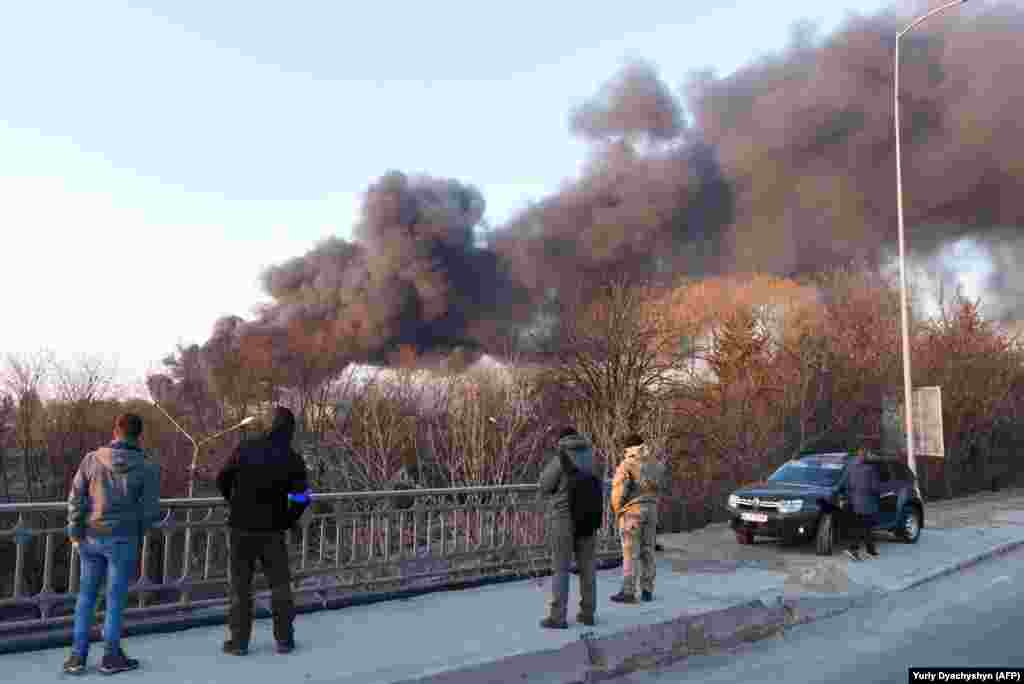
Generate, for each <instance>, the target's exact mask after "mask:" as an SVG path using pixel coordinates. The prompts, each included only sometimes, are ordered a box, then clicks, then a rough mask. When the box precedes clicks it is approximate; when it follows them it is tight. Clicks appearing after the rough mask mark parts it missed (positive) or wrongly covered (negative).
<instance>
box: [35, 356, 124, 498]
mask: <svg viewBox="0 0 1024 684" xmlns="http://www.w3.org/2000/svg"><path fill="white" fill-rule="evenodd" d="M116 375H117V364H116V362H115V361H114V360H113V359H110V358H106V357H103V356H101V355H96V354H79V355H77V356H75V357H73V358H72V359H70V360H68V361H58V360H54V361H53V364H52V373H51V376H52V378H53V383H52V385H53V395H54V396H53V400H54V401H53V405H52V410H51V414H52V415H51V424H52V425H53V427H54V433H53V434H51V435H50V440H49V442H50V443H49V445H48V449H47V451H48V455H49V459H48V460H49V462H50V468H51V471H52V473H53V479H54V481H53V486H54V488H56V489H58V490H59V491H58V492H57V495H61V494H63V493H64V492H66V491H67V489H68V487H69V486H70V484H71V477H72V476H73V474H74V471H75V468H77V466H78V462H79V461H80V460H81V459H82V457H83V456H84V455H85V453H86V451H87V450H88V449H90V448H92V447H94V446H95V444H94V441H95V440H96V439H97V438H100V436H99V435H97V434H96V428H97V427H98V428H100V429H102V430H106V429H109V426H97V425H96V420H95V419H96V417H97V416H96V413H97V411H96V409H97V407H98V406H99V405H100V404H101V403H102V402H104V401H107V400H108V399H112V398H113V397H114V390H115V384H114V381H115V378H116Z"/></svg>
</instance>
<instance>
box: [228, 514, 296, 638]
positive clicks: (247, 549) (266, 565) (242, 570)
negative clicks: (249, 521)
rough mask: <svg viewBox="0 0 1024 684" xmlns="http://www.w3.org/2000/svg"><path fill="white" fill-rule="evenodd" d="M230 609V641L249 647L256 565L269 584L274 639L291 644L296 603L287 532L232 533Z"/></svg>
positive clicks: (236, 531) (237, 531)
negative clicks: (258, 564)
mask: <svg viewBox="0 0 1024 684" xmlns="http://www.w3.org/2000/svg"><path fill="white" fill-rule="evenodd" d="M230 552H231V609H230V612H229V615H228V629H229V631H230V634H231V640H232V641H234V642H235V643H236V644H239V645H240V646H248V645H249V638H250V637H251V636H252V620H253V598H252V578H253V575H254V574H255V572H256V561H257V560H259V562H260V569H261V570H263V574H264V575H266V577H267V582H268V583H269V584H270V607H271V612H272V613H273V616H274V639H275V640H277V641H278V642H279V643H286V642H290V641H292V639H293V638H294V631H293V628H292V622H293V621H294V619H295V600H294V599H293V598H292V573H291V568H290V567H289V565H288V547H287V545H286V544H285V540H284V532H248V531H244V530H235V529H233V530H231V549H230Z"/></svg>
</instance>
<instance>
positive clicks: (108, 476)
mask: <svg viewBox="0 0 1024 684" xmlns="http://www.w3.org/2000/svg"><path fill="white" fill-rule="evenodd" d="M159 520H160V466H158V465H156V464H154V463H150V462H148V461H147V460H146V453H145V452H144V451H143V450H142V449H141V448H140V447H139V446H138V445H136V444H135V443H133V442H128V441H115V442H112V443H111V444H110V445H109V446H106V447H101V448H99V449H97V450H96V451H93V452H91V453H89V454H86V456H85V458H84V459H82V464H81V465H80V466H79V467H78V472H77V473H75V479H74V480H73V481H72V483H71V493H70V494H69V496H68V536H69V537H70V538H72V539H82V538H83V537H85V536H87V535H88V536H119V537H138V536H141V535H142V534H144V533H145V531H146V530H148V529H149V528H150V527H152V526H153V525H154V524H156V522H157V521H159Z"/></svg>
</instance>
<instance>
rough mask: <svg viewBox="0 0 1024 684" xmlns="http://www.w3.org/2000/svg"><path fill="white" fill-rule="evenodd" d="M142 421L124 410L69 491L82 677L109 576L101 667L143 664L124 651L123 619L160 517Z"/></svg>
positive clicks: (71, 662)
mask: <svg viewBox="0 0 1024 684" xmlns="http://www.w3.org/2000/svg"><path fill="white" fill-rule="evenodd" d="M141 434H142V418H140V417H139V416H137V415H135V414H133V413H124V414H121V415H119V416H118V417H117V419H116V420H115V421H114V441H113V442H111V443H110V444H109V445H108V446H105V447H101V448H99V449H97V450H96V451H93V452H91V453H89V454H86V456H85V458H83V459H82V463H81V465H79V466H78V472H76V473H75V479H74V480H73V481H72V483H71V492H70V494H69V495H68V538H69V539H70V540H71V544H72V545H73V546H74V548H75V549H76V550H77V551H78V555H79V557H80V558H81V584H80V586H79V589H78V601H77V603H76V604H75V622H74V629H73V644H72V647H71V655H70V656H69V657H68V659H67V661H66V662H65V663H64V672H66V673H68V674H73V675H77V674H81V673H83V672H84V671H85V667H86V663H87V662H88V658H89V632H90V631H91V629H92V624H93V620H94V619H95V617H96V597H97V595H98V594H99V589H100V584H101V583H102V581H103V580H104V578H105V579H106V580H107V602H106V607H105V611H104V612H105V614H106V616H105V618H104V621H103V640H104V642H106V654H105V655H104V656H103V659H102V661H100V668H99V669H100V672H103V673H104V674H115V673H117V672H124V671H126V670H134V669H135V668H137V667H138V666H139V661H138V660H135V659H133V658H129V657H128V656H126V655H125V653H124V651H123V650H122V649H121V617H122V614H123V612H124V605H125V602H126V600H127V598H128V586H129V584H131V582H132V579H133V578H134V576H135V566H136V563H137V561H138V559H139V543H140V542H141V540H142V537H143V536H144V535H145V533H146V530H148V529H149V528H150V527H152V526H153V525H154V524H155V523H156V522H157V521H159V520H160V467H159V466H157V465H155V464H153V463H149V462H148V461H147V460H146V454H145V452H144V451H143V450H142V448H141V447H139V436H140V435H141Z"/></svg>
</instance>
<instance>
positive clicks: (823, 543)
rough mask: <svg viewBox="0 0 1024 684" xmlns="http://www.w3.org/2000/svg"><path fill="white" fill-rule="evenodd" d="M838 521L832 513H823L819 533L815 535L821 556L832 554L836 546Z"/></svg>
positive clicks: (816, 547) (816, 545)
mask: <svg viewBox="0 0 1024 684" xmlns="http://www.w3.org/2000/svg"><path fill="white" fill-rule="evenodd" d="M835 538H836V523H835V519H834V518H833V516H832V514H831V513H822V514H821V520H819V521H818V534H817V535H816V537H815V550H816V551H817V552H818V555H819V556H831V555H832V549H833V547H834V546H835Z"/></svg>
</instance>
